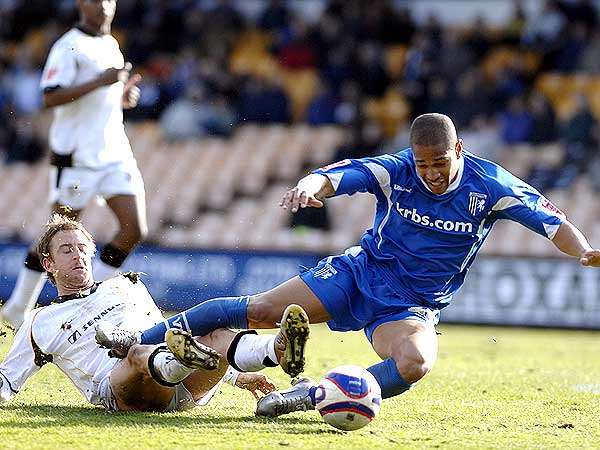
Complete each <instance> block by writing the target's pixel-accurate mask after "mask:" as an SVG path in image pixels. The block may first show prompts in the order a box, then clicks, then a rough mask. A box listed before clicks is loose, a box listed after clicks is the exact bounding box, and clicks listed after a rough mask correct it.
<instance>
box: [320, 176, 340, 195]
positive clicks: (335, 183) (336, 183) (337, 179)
mask: <svg viewBox="0 0 600 450" xmlns="http://www.w3.org/2000/svg"><path fill="white" fill-rule="evenodd" d="M323 175H325V176H326V177H327V178H329V181H331V184H332V185H333V189H334V190H335V191H336V192H337V189H338V186H339V185H340V183H341V182H342V177H343V176H344V172H337V173H324V174H323Z"/></svg>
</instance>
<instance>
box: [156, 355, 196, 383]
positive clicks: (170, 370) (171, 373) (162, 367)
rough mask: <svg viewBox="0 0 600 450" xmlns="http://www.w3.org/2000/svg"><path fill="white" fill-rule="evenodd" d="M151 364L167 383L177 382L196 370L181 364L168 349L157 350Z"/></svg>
mask: <svg viewBox="0 0 600 450" xmlns="http://www.w3.org/2000/svg"><path fill="white" fill-rule="evenodd" d="M153 365H154V370H156V373H158V375H159V376H160V377H161V378H162V379H163V381H166V382H167V383H179V382H181V381H183V380H185V379H186V378H187V376H188V375H189V374H191V373H192V372H193V371H194V370H196V369H192V368H190V367H187V366H184V365H183V364H181V363H180V362H179V361H177V359H175V357H174V356H173V353H171V352H168V351H165V352H159V353H158V354H157V355H156V356H155V357H154V361H153Z"/></svg>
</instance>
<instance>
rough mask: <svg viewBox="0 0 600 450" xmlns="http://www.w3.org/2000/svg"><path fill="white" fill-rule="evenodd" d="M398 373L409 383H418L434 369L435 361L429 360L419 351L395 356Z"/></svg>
mask: <svg viewBox="0 0 600 450" xmlns="http://www.w3.org/2000/svg"><path fill="white" fill-rule="evenodd" d="M394 360H395V361H396V367H397V368H398V372H400V375H401V376H402V378H403V379H404V381H406V382H407V383H416V382H417V381H419V380H420V379H421V378H423V377H424V376H425V375H427V374H428V373H429V372H430V371H431V369H432V368H433V363H434V361H431V360H429V359H428V358H426V357H425V355H423V353H421V352H420V351H418V350H417V349H414V348H413V349H411V350H410V351H404V352H401V353H400V354H396V355H394Z"/></svg>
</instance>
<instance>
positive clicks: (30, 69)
mask: <svg viewBox="0 0 600 450" xmlns="http://www.w3.org/2000/svg"><path fill="white" fill-rule="evenodd" d="M290 3H291V2H284V1H277V0H272V1H266V0H265V2H264V4H262V8H261V10H260V11H257V13H256V14H252V15H249V14H248V13H247V11H245V10H241V9H240V8H239V3H238V2H234V1H227V0H211V1H202V0H170V1H168V2H167V1H163V0H119V2H118V9H117V17H116V19H115V22H114V24H113V31H114V34H115V36H116V37H117V39H118V40H119V41H120V43H121V47H122V50H123V53H124V54H125V56H126V60H129V61H131V62H132V63H133V65H134V70H136V71H139V72H140V73H142V75H143V81H142V83H141V85H140V87H141V92H142V96H141V101H140V104H139V107H138V108H136V109H135V110H132V111H128V112H127V119H128V120H132V121H133V120H156V121H159V123H160V124H161V127H162V128H163V129H164V134H165V137H166V138H167V139H169V140H179V139H188V138H196V137H200V136H204V135H217V136H229V135H230V134H231V133H232V132H233V130H234V129H235V127H236V126H238V125H240V124H243V123H245V122H254V123H261V124H264V123H282V124H288V123H292V122H306V123H308V124H310V125H314V126H319V125H323V124H338V125H340V126H344V127H346V128H347V130H348V132H347V139H346V142H345V143H344V144H343V145H342V146H341V147H340V148H339V150H338V152H337V155H336V158H337V159H341V158H345V157H354V156H364V155H369V154H375V153H378V152H381V151H382V150H387V151H389V150H393V149H399V148H401V147H402V146H404V145H406V144H407V142H406V140H407V139H406V134H407V126H406V125H407V124H408V123H410V120H411V118H414V117H415V116H417V115H419V114H422V113H425V112H441V113H445V114H448V115H450V116H451V117H452V118H453V120H454V121H455V123H456V125H457V127H458V128H459V132H460V134H461V135H462V136H463V138H464V139H465V141H466V143H467V148H468V149H470V150H472V151H474V152H476V153H480V154H483V155H485V156H490V157H494V156H495V152H498V151H502V149H503V148H504V147H505V146H515V145H521V144H523V145H532V146H535V148H538V147H539V148H541V149H543V148H544V147H543V146H544V144H547V143H560V144H561V145H562V146H563V148H564V157H563V158H564V159H563V161H562V163H561V164H560V167H559V168H552V169H546V168H543V167H535V166H534V167H533V169H532V170H531V173H530V174H529V175H528V176H529V181H530V182H532V183H533V184H534V185H535V186H536V187H539V188H541V189H547V188H554V187H565V186H569V184H570V183H572V181H573V180H574V179H575V178H576V177H577V176H578V175H580V174H581V173H585V172H586V171H592V170H593V171H597V170H598V169H600V156H599V155H598V151H597V150H598V143H599V138H600V133H599V127H598V113H600V110H599V109H595V108H594V106H595V104H593V103H592V100H593V99H591V98H590V96H589V95H587V94H586V93H585V92H578V91H577V90H573V92H572V93H569V94H568V95H572V98H569V99H567V100H566V101H567V102H568V104H569V108H566V109H564V110H560V109H559V108H557V104H556V102H554V101H551V100H553V99H550V98H549V97H548V96H547V95H546V94H547V93H546V92H544V90H543V89H540V83H539V80H540V77H541V76H543V74H547V73H560V74H562V75H564V76H565V77H569V76H574V75H577V76H579V75H581V74H587V75H589V76H590V77H592V78H595V77H598V76H600V27H599V26H598V10H597V8H596V7H595V3H594V2H593V1H592V0H548V1H545V2H540V3H541V4H542V7H541V8H540V11H539V13H538V14H534V15H528V14H526V11H525V9H524V8H523V5H522V4H521V2H519V1H515V2H514V4H513V14H512V17H511V18H510V20H509V21H508V22H507V23H505V24H504V25H502V26H500V27H499V26H497V25H495V26H491V25H489V24H488V23H486V21H485V19H484V18H483V17H478V18H476V19H475V20H474V21H473V23H470V24H468V25H461V26H443V25H442V23H441V22H440V20H439V18H438V17H437V16H436V14H435V11H432V13H431V14H430V16H429V17H428V18H427V19H426V20H425V21H422V22H421V23H417V22H416V21H415V20H414V18H413V17H412V15H411V11H410V10H409V9H403V8H400V7H397V6H396V3H394V2H392V1H390V0H369V1H362V0H331V1H324V2H323V5H322V9H320V10H319V12H318V14H316V15H306V14H302V13H301V12H299V11H298V9H297V8H294V7H293V5H290ZM76 20H77V15H76V12H75V9H74V1H73V0H55V1H49V0H0V148H1V150H2V152H3V153H4V158H5V160H6V161H7V162H13V161H36V160H37V159H39V158H40V157H41V156H42V155H43V154H44V152H45V151H46V149H45V147H46V144H45V142H44V139H43V133H42V132H40V129H41V128H43V127H42V126H41V125H40V124H39V123H38V122H37V121H36V120H34V118H35V117H37V116H38V115H39V111H40V108H41V104H40V94H39V89H38V82H39V78H40V75H41V70H42V67H43V64H44V61H45V58H46V56H47V52H48V50H49V47H50V45H51V44H52V43H53V42H54V41H55V40H56V39H57V38H58V37H59V36H60V34H61V33H63V32H64V31H65V30H66V29H68V28H69V27H70V26H71V25H72V24H73V23H74V22H75V21H76ZM256 36H260V37H261V39H259V41H260V44H259V47H260V46H262V47H263V48H264V50H265V52H266V55H267V56H265V55H264V54H261V53H248V52H251V50H249V49H250V46H249V43H250V41H252V39H254V40H256ZM251 37H252V38H251ZM500 49H502V52H501V51H499V50H500ZM244 50H246V59H244ZM252 51H254V50H252ZM255 55H258V56H255ZM259 56H260V58H259ZM257 58H258V59H260V61H262V62H265V61H266V62H271V63H272V62H274V63H276V65H277V69H276V70H275V71H273V70H271V71H270V72H269V71H268V70H265V68H264V64H263V65H260V64H258V62H257V61H258V59H257ZM244 61H250V68H248V69H247V70H244V69H243V68H241V69H240V66H243V63H244ZM252 64H255V65H254V66H252ZM298 73H302V74H306V73H308V74H312V75H311V76H313V78H314V81H313V82H312V84H310V88H309V92H308V94H306V95H305V97H306V98H305V99H304V100H302V99H301V100H299V97H298V95H297V91H296V90H294V89H297V88H298V83H296V82H295V81H293V80H296V79H300V78H293V74H298ZM265 74H266V75H265ZM281 74H284V75H285V76H286V77H287V78H285V79H284V78H282V76H281ZM290 77H292V78H290ZM313 78H308V79H310V80H313ZM286 79H287V80H288V82H287V83H286V82H285V80H286ZM290 79H291V80H292V81H291V82H289V80H290ZM302 79H305V78H302ZM541 151H543V150H541ZM594 168H595V169H594ZM593 178H594V179H595V180H596V181H597V180H598V178H599V177H597V176H596V177H593ZM597 188H598V189H600V186H597Z"/></svg>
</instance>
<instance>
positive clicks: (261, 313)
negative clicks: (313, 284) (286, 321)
mask: <svg viewBox="0 0 600 450" xmlns="http://www.w3.org/2000/svg"><path fill="white" fill-rule="evenodd" d="M291 304H295V305H299V306H301V307H302V309H304V311H306V314H307V315H308V318H309V320H310V323H322V322H327V321H328V320H329V319H330V316H329V313H328V312H327V310H326V309H325V307H324V306H323V304H322V303H321V301H320V300H319V299H318V298H317V296H316V295H315V294H314V293H313V292H312V291H311V290H310V288H309V287H308V286H307V285H306V283H304V281H302V279H301V278H300V277H298V276H296V277H294V278H292V279H290V280H288V281H286V282H284V283H282V284H280V285H279V286H277V287H275V288H273V289H271V290H270V291H267V292H263V293H261V294H257V295H253V296H251V297H250V298H249V302H248V309H247V318H248V328H275V327H276V326H277V323H278V322H279V320H280V319H281V316H282V314H283V312H284V311H285V309H286V308H287V307H288V306H289V305H291Z"/></svg>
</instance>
